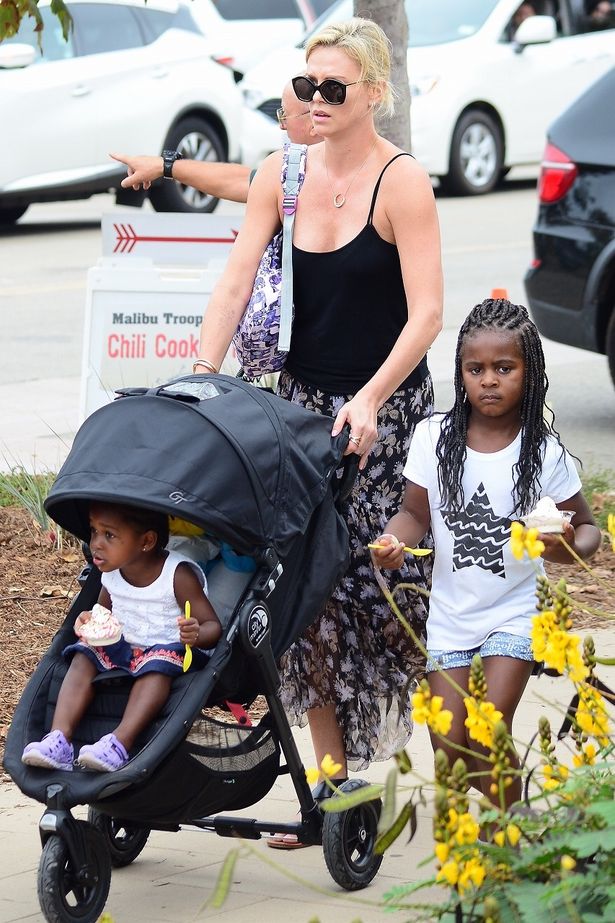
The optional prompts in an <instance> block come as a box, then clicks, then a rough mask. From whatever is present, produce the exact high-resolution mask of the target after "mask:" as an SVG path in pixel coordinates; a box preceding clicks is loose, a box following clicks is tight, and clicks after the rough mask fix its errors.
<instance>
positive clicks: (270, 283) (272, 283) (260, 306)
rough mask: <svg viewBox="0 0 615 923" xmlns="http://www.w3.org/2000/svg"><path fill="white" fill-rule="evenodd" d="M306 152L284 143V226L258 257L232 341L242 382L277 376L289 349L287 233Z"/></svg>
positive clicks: (289, 246) (290, 313) (290, 287)
mask: <svg viewBox="0 0 615 923" xmlns="http://www.w3.org/2000/svg"><path fill="white" fill-rule="evenodd" d="M306 154H307V145H305V144H285V145H284V155H283V158H282V175H281V181H282V186H283V189H284V197H283V199H282V208H283V211H284V223H283V226H282V230H281V231H278V233H277V234H276V235H275V236H274V237H273V239H272V240H271V241H270V243H269V244H267V247H266V249H265V252H264V253H263V255H262V257H261V261H260V264H259V267H258V270H257V272H256V276H255V277H254V285H253V287H252V294H251V296H250V300H249V301H248V305H247V307H246V310H245V311H244V314H243V317H242V318H241V320H240V322H239V326H238V327H237V331H236V333H235V336H234V337H233V345H234V347H235V352H236V354H237V360H238V362H239V364H240V366H241V374H242V376H243V377H244V378H248V379H256V378H260V377H261V376H262V375H269V374H270V373H271V372H279V371H280V369H282V368H283V367H284V363H285V361H286V355H287V353H288V350H289V347H290V334H291V327H292V320H293V307H292V292H293V280H292V234H293V224H294V220H295V210H296V208H297V196H298V195H299V190H300V189H301V186H302V184H303V180H304V178H305V160H306Z"/></svg>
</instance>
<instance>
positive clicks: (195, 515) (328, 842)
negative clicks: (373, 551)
mask: <svg viewBox="0 0 615 923" xmlns="http://www.w3.org/2000/svg"><path fill="white" fill-rule="evenodd" d="M119 393H120V397H119V398H118V399H116V400H115V401H113V402H112V403H110V404H109V405H107V406H105V407H103V408H101V409H100V410H98V411H96V412H95V413H94V414H92V416H91V417H89V418H88V419H87V420H86V421H85V423H84V424H83V426H82V427H81V428H80V430H79V432H78V433H77V435H76V438H75V441H74V444H73V447H72V449H71V452H70V454H69V456H68V458H67V460H66V462H65V464H64V465H63V466H62V468H61V470H60V473H59V474H58V477H57V479H56V481H55V483H54V485H53V487H52V489H51V491H50V493H49V496H48V498H47V500H46V503H45V506H46V509H47V512H48V513H49V515H50V516H51V517H52V518H53V519H54V520H55V521H56V522H57V523H58V524H59V525H60V526H62V527H63V528H65V529H67V530H68V531H69V532H71V533H72V534H74V535H76V536H77V537H79V538H81V539H82V541H83V542H84V543H87V541H88V540H89V520H88V503H89V501H90V500H92V499H98V500H103V501H104V500H107V501H110V502H120V503H121V502H125V503H129V504H132V505H136V506H142V507H145V508H150V509H154V510H158V511H160V512H164V513H168V514H170V515H173V516H175V517H180V518H181V519H183V520H185V521H187V522H188V523H192V524H194V525H196V526H200V527H202V528H203V529H204V530H205V531H206V533H207V536H208V538H211V539H212V540H214V541H216V542H219V543H226V544H227V546H230V548H232V550H233V552H235V553H236V554H237V555H239V556H242V557H244V556H247V557H249V558H251V559H252V560H253V562H254V564H253V567H254V569H252V570H251V571H248V570H239V571H234V572H230V571H229V569H228V568H227V567H226V565H225V564H224V561H223V560H220V561H218V560H216V561H215V562H214V564H213V567H212V569H211V571H210V573H209V574H208V584H209V590H208V595H209V598H210V599H211V601H212V604H213V606H214V608H215V610H216V612H217V613H218V616H219V617H220V620H221V621H222V623H223V626H224V630H223V634H222V637H221V639H220V641H219V642H218V644H217V646H216V648H215V651H214V652H213V656H212V657H211V659H210V660H209V662H208V664H207V666H206V667H205V668H204V669H203V670H200V671H196V672H188V673H186V674H185V675H183V676H182V677H179V678H177V679H176V680H174V682H173V686H172V691H171V695H170V697H169V699H168V701H167V703H166V705H165V708H164V710H163V712H162V713H161V714H160V715H159V716H158V718H157V719H156V721H155V722H153V724H152V725H151V726H150V727H149V728H148V730H147V732H146V733H145V734H144V735H143V737H142V739H141V740H139V741H138V746H137V747H135V750H134V752H133V753H131V759H130V761H129V762H128V764H127V765H126V766H125V767H123V768H122V769H120V770H118V771H116V772H111V773H98V772H88V771H83V770H77V769H76V770H75V771H73V772H66V771H62V770H47V769H41V768H34V767H30V766H26V765H24V764H23V763H22V762H21V754H22V751H23V748H24V746H25V744H26V743H28V742H29V741H30V740H37V739H40V738H41V736H42V735H43V734H44V733H46V732H47V731H48V730H49V727H50V722H51V718H52V715H53V710H54V707H55V703H56V700H57V694H58V689H59V686H60V684H61V682H62V679H63V677H64V674H65V672H66V664H65V662H64V660H63V658H62V656H61V651H62V649H63V648H64V647H65V646H66V645H67V644H69V643H72V641H73V640H74V632H73V627H72V626H73V624H74V621H75V619H76V617H77V616H78V614H79V613H80V612H82V611H84V610H87V609H90V608H91V607H92V605H93V604H94V603H95V602H96V601H97V598H98V593H99V590H100V573H99V571H98V570H97V569H96V568H95V567H94V566H93V565H89V566H88V567H86V568H85V570H84V572H83V573H82V575H81V578H80V583H81V589H80V592H79V594H78V596H77V597H76V599H75V600H74V602H73V604H72V605H71V608H70V611H69V612H68V614H67V616H66V619H65V621H64V623H63V624H62V626H61V627H60V629H59V631H58V632H57V634H56V636H55V637H54V639H53V642H52V644H51V646H50V648H49V650H48V651H47V653H46V654H45V656H44V657H43V659H42V661H41V663H40V664H39V666H38V667H37V669H36V671H35V673H34V675H33V676H32V677H31V679H30V681H29V683H28V685H27V687H26V689H25V691H24V693H23V695H22V697H21V699H20V701H19V703H18V706H17V709H16V711H15V715H14V718H13V722H12V724H11V728H10V731H9V734H8V738H7V743H6V752H5V758H4V766H5V768H6V770H7V772H8V773H9V774H10V775H11V777H12V778H13V780H14V781H15V782H16V784H17V785H18V786H19V788H20V789H21V791H22V792H24V794H26V795H28V796H30V797H32V798H35V799H36V800H37V801H40V802H41V803H42V804H44V805H45V810H44V813H43V816H42V818H41V820H40V823H39V830H40V836H41V841H42V847H43V849H42V855H41V860H40V864H39V871H38V895H39V900H40V904H41V908H42V911H43V914H44V916H45V918H46V919H47V920H49V921H53V923H71V921H76V920H79V921H81V923H88V921H95V920H97V919H98V917H99V916H100V914H101V912H102V910H103V908H104V906H105V902H106V899H107V896H108V893H109V888H110V883H111V867H112V866H116V867H117V866H124V865H128V864H129V863H131V862H132V861H133V860H134V859H135V858H136V857H137V856H138V855H139V853H140V852H141V851H142V849H143V848H144V846H145V843H146V841H147V838H148V835H149V833H150V831H151V830H169V831H171V830H179V828H180V825H186V824H188V825H193V826H196V827H197V828H202V829H205V830H210V831H214V832H216V833H217V834H219V835H220V836H228V837H231V836H241V837H244V838H248V839H259V838H261V836H262V834H271V833H274V832H281V833H295V834H297V836H298V837H299V838H300V840H301V841H302V842H306V843H314V844H322V846H323V852H324V857H325V861H326V864H327V867H328V869H329V871H330V873H331V875H332V877H333V878H334V880H335V881H336V882H337V883H338V884H339V885H340V886H341V887H343V888H345V889H347V890H355V889H359V888H363V887H365V886H366V885H367V884H369V882H370V881H371V880H372V879H373V878H374V876H375V875H376V873H377V871H378V868H379V866H380V863H381V861H382V857H381V856H380V855H375V854H374V845H375V840H376V835H377V825H378V819H379V813H380V807H381V805H380V802H379V801H370V802H367V803H365V804H361V805H359V806H357V807H355V808H351V809H349V810H348V811H345V812H342V813H333V814H331V813H324V812H322V811H321V810H320V809H319V807H318V804H317V803H316V802H315V801H314V798H313V796H312V793H311V791H310V788H309V786H308V784H307V781H306V778H305V770H304V767H303V765H302V763H301V759H300V756H299V753H298V751H297V748H296V745H295V743H294V740H293V737H292V734H291V730H290V727H289V725H288V722H287V720H286V716H285V714H284V711H283V709H282V706H281V703H280V700H279V697H278V690H279V683H280V681H279V675H278V671H277V667H276V660H277V659H278V658H279V657H280V655H281V654H283V653H284V651H285V650H287V648H288V647H289V646H290V645H291V644H292V643H293V641H294V640H295V639H296V638H298V637H299V636H300V635H301V634H302V632H303V631H304V629H305V628H306V627H307V626H308V625H309V624H310V622H311V621H313V619H314V618H315V616H316V615H317V614H318V612H319V611H320V610H321V608H322V606H323V604H324V602H325V601H326V599H327V598H328V596H329V595H330V592H331V590H332V588H333V586H334V584H335V583H336V581H337V580H338V579H339V577H340V576H341V574H342V573H343V572H344V569H345V567H346V564H347V554H348V548H347V546H348V537H347V532H346V527H345V524H344V520H343V517H342V516H341V515H340V508H341V505H342V504H343V501H344V499H345V497H346V496H347V495H348V493H349V491H350V489H351V487H352V483H353V480H354V476H355V473H356V459H357V456H355V455H350V456H346V457H345V458H344V456H343V453H344V449H345V447H346V445H347V441H348V435H347V433H341V434H340V435H339V436H337V437H336V438H331V426H332V421H331V419H329V418H327V417H323V416H318V415H317V414H314V413H311V412H309V411H306V410H303V409H302V408H300V407H297V406H294V405H292V404H290V403H288V402H286V401H283V400H281V399H280V398H277V397H276V396H275V395H273V394H271V393H268V392H266V391H263V390H259V389H257V388H255V387H253V386H252V385H249V384H247V383H245V382H243V381H240V380H238V379H236V378H230V377H227V376H224V375H216V376H188V377H185V378H181V379H178V380H176V381H173V382H171V383H170V384H167V385H163V386H162V387H160V388H156V389H126V390H124V391H122V392H119ZM86 551H87V548H86ZM94 682H96V683H100V688H99V690H98V694H97V695H96V696H95V698H94V701H93V704H92V706H91V708H90V710H89V711H88V713H87V715H86V716H85V718H84V720H83V721H82V722H81V724H80V726H79V727H78V729H77V732H76V734H75V738H74V743H75V746H76V749H77V748H78V747H80V746H81V745H82V744H83V743H91V742H93V741H95V740H98V739H99V738H100V737H101V736H102V735H103V734H106V733H108V732H109V731H110V730H112V729H113V728H114V727H116V725H117V723H118V721H119V718H120V716H121V715H122V714H123V711H124V708H125V704H126V700H127V697H128V693H129V690H130V680H129V679H127V678H126V677H125V676H123V675H117V676H114V675H113V672H111V673H110V674H105V675H101V676H98V677H97V678H96V679H95V680H94ZM259 694H262V695H264V696H265V698H266V701H267V705H268V714H267V715H266V716H265V717H264V718H263V719H262V720H260V721H259V723H258V724H256V725H254V726H247V725H246V724H241V723H235V724H233V723H231V724H229V723H225V722H222V721H217V720H213V719H211V718H209V717H206V716H204V715H203V713H202V708H203V706H204V705H207V706H208V707H209V706H211V705H219V704H220V703H224V702H226V701H229V702H232V703H239V704H240V705H241V706H243V707H245V706H247V705H249V704H250V703H251V702H252V701H253V700H254V699H255V697H256V696H257V695H259ZM244 720H245V719H244ZM281 755H283V757H284V760H283V762H281ZM285 772H288V773H289V774H290V777H291V779H292V782H293V785H294V788H295V791H296V794H297V798H298V801H299V807H300V818H301V819H300V820H297V821H296V822H294V823H280V822H278V821H276V822H275V823H272V822H260V821H258V820H255V819H252V818H240V817H236V816H233V815H226V814H224V815H221V814H219V813H217V812H220V811H234V810H238V809H241V808H245V807H248V806H250V805H252V804H255V803H256V802H257V801H259V800H260V799H261V798H262V797H264V796H265V795H266V794H267V792H269V791H270V789H271V788H272V786H273V784H274V782H275V781H276V779H277V777H278V776H279V775H280V774H281V773H285ZM365 784H366V783H365V782H363V781H361V780H353V781H350V782H346V783H344V784H343V786H342V790H343V791H346V792H348V791H352V790H354V789H356V788H358V787H361V786H363V785H365ZM76 805H88V806H89V808H88V819H87V821H84V820H79V819H76V818H74V817H73V815H72V814H71V809H72V808H74V807H75V806H76Z"/></svg>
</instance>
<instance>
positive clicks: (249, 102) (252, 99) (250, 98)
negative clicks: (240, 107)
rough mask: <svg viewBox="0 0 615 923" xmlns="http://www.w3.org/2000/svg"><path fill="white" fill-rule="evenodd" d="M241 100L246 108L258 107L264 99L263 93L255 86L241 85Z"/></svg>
mask: <svg viewBox="0 0 615 923" xmlns="http://www.w3.org/2000/svg"><path fill="white" fill-rule="evenodd" d="M241 92H242V94H243V101H244V103H245V104H246V106H247V107H248V109H258V107H259V106H260V104H261V103H262V102H264V101H265V94H264V93H263V91H262V90H257V89H256V88H255V87H242V88H241Z"/></svg>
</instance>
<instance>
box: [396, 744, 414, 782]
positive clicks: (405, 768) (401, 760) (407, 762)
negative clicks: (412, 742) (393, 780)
mask: <svg viewBox="0 0 615 923" xmlns="http://www.w3.org/2000/svg"><path fill="white" fill-rule="evenodd" d="M395 762H396V763H397V768H398V769H399V771H400V773H401V774H402V776H405V775H406V774H407V773H409V772H412V760H411V759H410V757H409V756H408V754H407V753H406V751H405V750H399V751H398V752H397V753H396V754H395Z"/></svg>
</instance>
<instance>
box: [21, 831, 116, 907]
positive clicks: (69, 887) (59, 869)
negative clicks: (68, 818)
mask: <svg viewBox="0 0 615 923" xmlns="http://www.w3.org/2000/svg"><path fill="white" fill-rule="evenodd" d="M75 823H77V824H80V825H81V826H82V829H83V837H84V841H85V844H86V856H85V857H84V858H87V861H88V862H89V864H90V874H89V876H88V877H87V878H86V879H84V878H83V876H82V875H81V874H80V869H78V868H75V866H74V864H73V861H72V859H71V856H70V853H69V851H68V846H67V844H66V842H65V840H63V839H62V838H61V837H59V836H50V837H49V839H48V840H47V842H46V843H45V846H44V848H43V852H42V853H41V860H40V862H39V866H38V899H39V902H40V905H41V910H42V911H43V915H44V917H45V919H46V920H48V921H49V923H73V921H79V923H95V921H96V920H97V919H98V918H99V916H100V915H101V913H102V912H103V909H104V906H105V903H106V900H107V896H108V894H109V887H110V885H111V862H110V860H109V854H108V852H107V849H106V846H105V843H104V840H103V838H102V835H101V834H100V832H99V831H98V830H95V829H94V828H93V827H92V826H91V825H90V824H88V823H86V821H83V820H78V821H75Z"/></svg>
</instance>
